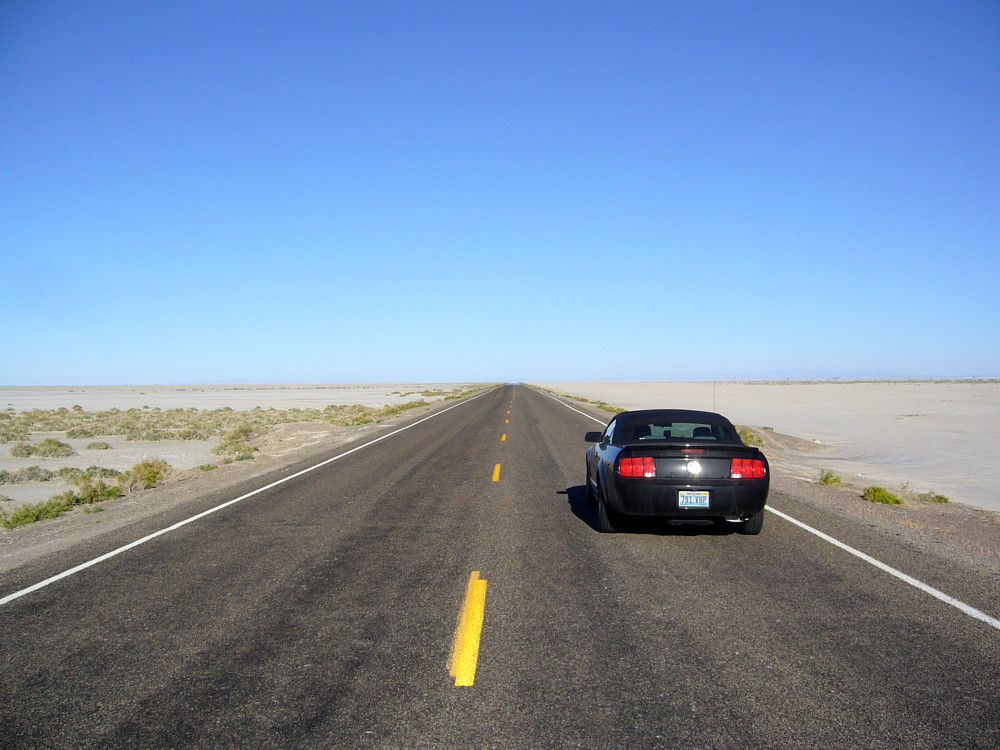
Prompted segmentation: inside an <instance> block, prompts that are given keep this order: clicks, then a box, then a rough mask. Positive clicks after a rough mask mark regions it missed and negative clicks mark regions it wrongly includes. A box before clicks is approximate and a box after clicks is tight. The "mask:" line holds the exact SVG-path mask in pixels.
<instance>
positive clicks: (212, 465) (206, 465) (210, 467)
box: [198, 464, 219, 471]
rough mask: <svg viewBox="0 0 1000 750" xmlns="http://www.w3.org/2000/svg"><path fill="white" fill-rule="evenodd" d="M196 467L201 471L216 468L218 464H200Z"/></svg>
mask: <svg viewBox="0 0 1000 750" xmlns="http://www.w3.org/2000/svg"><path fill="white" fill-rule="evenodd" d="M198 468H199V469H201V470H202V471H211V470H212V469H218V468H219V465H218V464H202V465H201V466H199V467H198Z"/></svg>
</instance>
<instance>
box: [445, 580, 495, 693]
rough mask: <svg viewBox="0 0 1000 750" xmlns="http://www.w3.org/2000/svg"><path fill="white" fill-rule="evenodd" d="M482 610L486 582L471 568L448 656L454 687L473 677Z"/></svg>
mask: <svg viewBox="0 0 1000 750" xmlns="http://www.w3.org/2000/svg"><path fill="white" fill-rule="evenodd" d="M485 610H486V581H485V580H483V579H481V578H480V577H479V571H478V570H474V571H472V574H471V575H470V576H469V583H468V585H467V586H466V587H465V600H464V601H463V602H462V609H461V611H460V612H459V615H458V627H456V628H455V639H454V640H453V641H452V643H451V655H450V656H449V657H448V674H450V675H451V676H452V677H454V678H455V686H456V687H459V686H468V685H472V683H473V682H475V679H476V664H477V663H478V662H479V636H480V635H481V633H482V631H483V614H484V612H485Z"/></svg>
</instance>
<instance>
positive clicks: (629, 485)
mask: <svg viewBox="0 0 1000 750" xmlns="http://www.w3.org/2000/svg"><path fill="white" fill-rule="evenodd" d="M769 484H770V483H769V481H768V479H766V478H765V479H751V480H745V481H740V482H732V483H719V484H702V485H695V484H668V483H662V482H657V481H656V480H653V481H650V480H634V481H629V480H623V479H619V481H618V482H617V483H616V487H615V491H612V492H609V493H607V503H608V507H609V509H610V510H611V511H613V512H615V513H618V514H619V515H624V516H640V517H648V518H690V519H698V518H743V517H746V516H750V515H753V514H755V513H759V512H760V511H761V510H762V509H763V508H764V505H765V503H766V502H767V493H768V488H769ZM681 491H692V492H708V493H709V495H708V507H707V508H698V507H680V505H679V504H678V493H679V492H681Z"/></svg>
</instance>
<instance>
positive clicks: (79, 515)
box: [0, 383, 1000, 579]
mask: <svg viewBox="0 0 1000 750" xmlns="http://www.w3.org/2000/svg"><path fill="white" fill-rule="evenodd" d="M547 386H557V387H556V388H554V389H555V390H559V391H560V392H572V393H577V394H580V395H584V396H586V397H588V398H593V399H598V398H601V399H604V400H607V401H612V400H613V402H614V403H616V404H617V405H619V406H632V407H641V406H647V405H654V406H658V405H662V404H663V403H668V404H671V405H680V406H690V407H693V408H711V384H698V383H668V384H664V383H659V384H658V383H640V384H635V383H611V384H582V383H572V384H567V383H550V384H547ZM436 387H437V388H441V389H445V390H447V389H449V388H450V387H451V386H436ZM781 387H782V388H792V390H789V391H783V392H781V393H777V392H776V390H775V389H774V388H773V387H761V385H760V384H732V383H727V384H720V386H718V387H717V392H716V397H717V399H718V404H717V405H718V409H719V411H723V412H724V413H728V414H729V415H731V416H732V417H733V419H734V420H735V421H737V422H740V423H750V424H759V425H761V426H772V427H775V431H773V432H771V431H765V432H764V433H763V436H764V440H765V448H764V450H765V451H766V452H767V455H768V456H769V458H770V461H771V466H772V470H773V473H774V476H773V480H772V489H773V490H774V491H775V492H787V493H791V494H794V496H795V497H796V499H797V500H799V501H801V502H805V503H815V504H816V505H817V506H819V507H822V508H823V509H824V511H829V512H833V513H836V514H838V515H842V516H844V517H846V518H849V519H852V520H854V521H856V522H857V523H859V524H862V525H864V526H865V527H866V528H868V529H871V530H875V532H876V533H878V534H882V535H885V536H886V537H887V538H890V537H891V538H895V539H903V540H905V543H906V544H910V545H915V546H917V547H918V548H920V549H922V550H923V551H925V552H926V553H927V554H928V555H930V556H932V557H934V558H941V559H946V560H950V561H954V562H959V563H961V564H962V565H968V566H972V567H974V568H975V569H977V570H980V571H984V570H985V571H987V572H989V574H990V575H993V576H995V577H997V578H998V579H1000V542H998V540H1000V514H998V513H996V512H992V511H989V510H982V509H979V508H976V507H972V506H971V505H965V504H960V503H949V504H947V505H936V504H933V503H922V502H911V503H908V504H907V505H905V506H886V505H877V504H874V503H869V502H867V501H865V500H863V499H862V498H861V494H860V491H859V490H858V489H856V488H855V489H851V488H836V487H824V486H822V485H819V484H816V483H814V482H811V481H803V477H802V472H803V471H804V469H801V468H798V467H804V466H806V465H807V464H808V463H809V462H815V463H816V465H820V464H823V463H824V461H826V465H831V464H829V458H830V455H831V454H824V451H841V452H848V451H850V450H854V451H855V452H857V451H859V450H860V449H859V448H857V447H856V446H855V447H852V444H850V443H848V442H846V441H845V443H844V444H843V445H841V446H839V447H838V446H833V445H825V444H824V445H819V444H817V443H814V442H813V441H812V440H810V439H803V438H799V437H794V436H791V435H785V434H782V432H781V431H778V429H777V428H778V427H782V428H783V427H784V426H785V425H786V424H788V425H792V428H790V429H794V427H795V425H798V424H801V425H805V426H807V427H808V426H810V425H811V424H812V423H811V422H810V421H809V419H810V416H812V418H814V419H818V418H819V415H822V414H824V413H832V414H833V415H834V416H835V417H836V419H834V420H833V421H832V424H833V425H834V426H833V427H831V426H830V424H829V423H822V424H820V423H817V424H816V429H815V430H814V431H811V432H810V431H807V430H804V429H803V430H801V432H804V433H805V434H806V435H823V436H824V437H825V438H826V439H827V440H830V439H831V437H835V436H836V435H837V434H838V433H837V429H838V427H837V426H838V425H840V424H841V423H842V422H841V420H843V422H845V423H847V424H850V423H851V420H849V419H847V418H846V417H841V416H840V415H839V412H840V410H841V409H843V410H845V411H847V412H851V411H852V410H859V411H863V405H859V404H858V403H857V399H858V398H860V396H859V395H858V394H859V393H864V392H865V391H866V389H864V388H860V389H859V388H854V387H853V386H852V385H848V384H844V385H833V384H831V385H830V387H827V386H825V385H821V386H818V390H813V391H810V390H808V389H809V388H811V387H813V386H781ZM982 387H983V386H980V385H972V384H970V386H969V387H965V386H962V387H957V388H948V387H947V386H946V385H945V384H934V385H932V386H931V387H928V388H923V387H917V388H910V387H908V386H907V387H903V388H900V387H899V386H896V385H886V386H885V387H884V388H883V389H875V390H876V394H874V398H875V400H876V401H879V400H880V399H881V405H882V407H884V408H882V409H881V410H880V411H879V410H875V409H874V408H873V409H872V411H873V414H872V415H869V416H868V417H867V419H869V420H874V422H871V421H867V422H866V421H865V419H864V418H858V420H857V421H858V422H859V424H860V426H863V427H865V428H866V429H876V432H877V427H878V425H879V424H881V423H882V422H884V423H885V424H886V425H888V426H889V427H894V426H895V424H894V423H895V422H896V420H895V417H894V416H893V415H895V414H896V413H897V412H900V413H903V414H906V413H910V411H909V410H910V408H911V407H912V404H913V402H914V401H916V402H918V403H920V404H922V406H921V408H924V407H926V408H924V411H925V412H926V413H927V414H931V413H934V414H939V413H941V412H943V413H945V414H947V413H949V409H952V408H953V407H951V406H950V405H951V404H955V403H959V404H963V405H965V406H968V403H967V401H968V400H970V399H971V400H972V402H973V403H977V404H979V405H980V406H981V407H982V409H983V410H984V411H986V410H987V409H988V408H989V407H988V404H989V403H992V404H993V406H992V408H993V409H994V411H993V412H992V413H993V414H994V415H995V413H996V412H995V409H996V400H997V398H998V391H1000V388H998V387H997V386H995V385H994V386H990V387H985V388H983V390H976V389H978V388H982ZM375 388H385V387H384V386H374V387H373V388H372V390H374V389H375ZM422 389H423V388H422V387H421V390H422ZM431 389H433V387H432V388H431ZM9 390H10V389H0V391H4V393H5V395H6V394H7V393H8V392H9ZM18 390H24V389H18ZM88 390H89V389H88ZM138 390H142V391H145V393H144V394H142V395H143V396H151V395H152V389H149V388H142V389H138ZM395 390H399V391H402V392H404V393H405V392H406V391H411V390H416V388H415V387H413V386H408V387H403V388H396V387H390V388H389V389H388V393H383V398H384V397H385V396H388V395H391V392H392V391H395ZM100 391H101V393H97V394H91V395H93V397H94V398H95V399H107V398H113V397H114V395H115V394H112V393H109V392H108V391H107V389H100ZM64 392H65V390H64ZM176 392H177V391H176V389H168V390H167V391H166V392H165V393H164V394H161V395H162V396H163V397H164V398H173V397H174V396H173V395H170V394H172V393H176ZM220 392H222V393H220ZM74 393H75V394H76V395H77V396H78V397H77V399H76V400H75V401H73V402H71V403H80V404H81V405H83V406H84V407H85V408H107V407H108V406H110V405H111V404H110V402H108V401H85V399H86V397H87V395H88V394H87V393H86V392H82V391H81V390H79V389H74ZM187 393H189V394H190V392H187ZM263 393H264V394H267V396H269V397H270V399H274V400H265V399H263V398H262V399H261V400H260V403H261V405H262V406H272V405H273V406H276V407H279V406H287V405H288V402H287V401H279V400H277V399H276V396H277V395H278V394H279V393H287V394H291V395H292V396H294V397H302V396H304V395H305V394H303V393H302V391H301V389H300V388H298V387H287V388H275V389H273V390H269V391H264V392H263ZM891 393H895V394H896V396H897V398H898V399H901V400H896V401H894V400H893V399H890V398H889V395H890V394H891ZM122 394H124V395H125V397H126V398H130V397H132V396H129V395H128V392H127V391H123V392H122ZM122 394H119V395H122ZM785 394H787V395H785ZM795 394H798V396H796V395H795ZM810 394H816V395H813V399H818V398H819V396H823V397H824V398H827V399H831V398H832V399H834V402H833V403H821V402H817V403H814V402H813V400H812V399H810ZM132 395H133V396H134V395H139V394H138V391H136V393H134V394H132ZM193 395H194V396H195V398H192V397H191V396H190V395H189V397H188V398H187V400H186V401H185V402H184V405H185V406H191V405H194V406H198V407H199V408H201V407H202V406H204V404H205V402H202V401H199V400H197V398H196V397H197V396H198V395H199V393H198V392H195V393H194V394H193ZM201 395H203V396H204V398H205V399H206V400H208V399H213V401H212V403H213V404H215V405H219V404H220V403H221V404H222V405H225V402H224V401H221V399H224V396H225V395H226V392H225V391H224V389H222V388H213V389H209V390H208V391H203V392H201ZM232 395H234V396H236V397H237V398H243V397H245V395H246V394H245V393H242V392H239V391H237V392H232ZM258 395H260V394H258ZM338 395H339V396H340V398H338V399H337V401H336V402H337V403H347V400H346V399H347V398H350V397H351V394H350V391H349V390H348V389H344V390H343V391H341V392H340V393H339V394H338ZM369 395H371V394H370V392H369V389H367V388H365V389H364V390H363V391H361V392H360V393H359V395H358V396H357V397H362V396H365V397H367V396H369ZM720 396H722V397H724V398H726V399H728V400H727V401H725V402H724V401H723V400H722V398H720ZM782 396H784V398H782ZM932 396H934V397H936V398H938V399H939V400H940V399H941V398H942V397H943V398H944V399H945V400H944V401H943V404H944V405H943V406H941V407H940V411H932V410H931V408H930V406H931V402H932V400H933V399H932V398H931V397H932ZM21 397H22V398H25V399H29V400H30V399H35V401H34V403H37V404H40V405H42V404H44V405H45V406H48V407H51V406H61V405H65V402H63V401H62V400H61V398H60V399H58V403H55V404H53V403H50V402H45V401H42V398H44V396H41V395H38V394H30V393H28V394H22V396H21ZM306 397H308V396H306ZM871 397H872V396H869V398H871ZM413 398H416V397H415V396H410V397H407V398H405V399H404V400H411V399H413ZM740 398H744V399H749V403H747V404H744V405H743V407H741V406H740ZM767 398H771V399H772V400H771V402H770V404H768V402H767V400H766V399H767ZM660 399H663V400H662V401H661V400H660ZM786 399H787V400H786ZM8 400H10V398H9V396H8ZM22 403H24V402H22ZM117 403H119V404H121V403H123V402H121V401H118V402H117ZM157 403H158V404H162V405H166V402H157ZM170 403H176V402H170ZM229 403H232V402H229ZM326 403H328V402H326ZM370 403H372V404H373V405H380V403H390V402H377V401H375V402H370ZM95 404H100V405H99V406H95ZM150 405H151V406H153V405H154V404H150ZM252 405H256V403H254V404H252ZM448 405H450V404H446V403H443V402H440V401H437V402H435V403H433V404H431V405H430V406H424V407H420V408H418V409H414V410H411V411H406V412H403V413H401V414H397V415H395V416H392V417H389V418H387V419H385V420H384V421H382V422H380V423H378V424H369V425H362V426H357V427H341V426H335V425H328V424H321V423H299V424H290V425H284V426H281V427H277V428H275V429H273V430H271V431H269V432H267V433H265V434H263V435H260V436H258V437H257V438H255V439H254V441H253V442H254V444H255V445H256V446H257V447H258V448H259V449H260V450H259V452H258V453H257V454H255V456H256V457H255V458H254V460H252V461H241V462H238V463H232V464H229V465H225V466H221V467H220V468H218V469H216V470H214V471H210V472H201V471H197V470H191V471H187V472H181V473H179V474H178V475H177V476H175V477H174V481H170V482H167V483H166V484H164V485H162V486H159V487H156V488H153V489H151V490H144V491H141V492H136V493H133V494H130V495H126V496H124V497H122V498H119V499H117V500H110V501H107V502H104V503H101V504H100V505H99V506H95V508H96V509H97V510H98V512H91V513H87V512H85V511H84V510H83V509H80V508H78V509H74V510H72V511H70V512H69V513H68V514H66V515H65V516H62V517H61V518H57V519H55V520H51V521H43V522H41V523H34V524H30V525H28V526H22V527H19V528H15V529H9V530H8V529H0V574H2V573H3V572H4V571H7V570H11V569H13V568H16V567H20V566H22V565H25V564H28V563H30V562H31V561H32V560H35V559H38V558H41V557H44V556H46V555H49V554H53V553H58V552H59V551H60V550H64V549H67V548H69V547H71V546H72V545H74V544H77V543H80V542H83V541H85V540H87V539H89V538H91V537H93V536H95V535H100V534H103V533H105V532H107V531H110V530H113V529H117V528H121V527H124V526H127V525H130V524H133V523H136V522H137V521H140V520H142V519H144V518H147V517H150V516H151V515H154V514H156V513H160V512H162V511H163V510H165V509H168V508H170V507H173V506H180V505H184V504H186V503H188V502H192V501H195V500H197V499H198V498H200V497H203V496H205V495H207V494H209V493H211V492H215V491H221V490H226V489H227V488H230V487H233V486H234V485H236V484H237V483H239V482H242V481H244V480H247V479H250V478H253V477H258V476H262V475H264V474H265V473H267V472H269V471H272V470H275V469H278V468H281V467H283V466H288V465H290V464H293V463H296V462H299V461H303V460H308V459H311V458H313V457H318V456H321V455H329V454H330V453H331V452H332V451H333V450H334V449H335V448H336V447H337V446H343V445H349V444H352V443H358V442H361V441H365V440H370V439H371V438H373V437H376V436H378V435H379V434H384V433H385V432H386V431H388V430H391V429H392V428H393V427H394V426H396V425H400V424H403V423H406V422H409V421H411V420H413V419H416V418H419V417H421V416H425V415H427V414H429V413H431V412H434V411H437V410H439V409H442V408H447V406H448ZM138 406H139V407H141V406H142V404H139V405H138ZM768 407H770V408H768ZM120 408H121V407H120ZM205 408H208V407H207V406H206V407H205ZM581 408H582V409H584V410H587V411H590V412H592V413H594V414H602V412H599V411H598V410H596V409H594V408H593V407H590V406H587V405H581ZM755 410H758V411H755ZM901 410H902V411H901ZM883 412H884V413H885V414H883ZM913 413H916V410H914V411H913ZM876 414H883V416H882V417H880V418H876V416H875V415H876ZM886 414H887V415H889V416H885V415H886ZM760 416H764V417H766V418H760ZM785 419H787V420H788V421H787V422H786V421H784V420H785ZM795 420H800V421H799V422H796V421H795ZM879 420H881V421H879ZM903 422H904V423H906V420H903ZM985 423H986V427H991V426H992V429H993V430H994V432H995V430H996V420H995V418H994V420H993V421H992V422H991V421H990V420H989V419H986V420H985ZM951 429H954V428H951ZM962 440H964V438H960V439H959V441H958V442H959V443H960V444H965V443H962ZM71 442H72V441H71ZM208 442H212V441H208ZM970 442H971V441H970ZM154 445H156V451H155V453H156V455H161V456H165V455H166V450H167V449H168V446H167V445H164V444H163V443H160V444H154ZM905 447H906V448H907V450H909V444H907V445H906V446H905ZM133 449H136V450H139V447H138V444H133ZM0 450H2V448H0ZM143 450H145V447H143ZM183 450H184V451H191V456H190V458H191V460H193V461H200V459H198V458H196V457H195V455H194V449H193V448H192V447H191V446H190V444H187V443H185V445H184V446H183ZM581 450H582V449H581ZM882 450H884V449H882ZM817 456H819V458H817ZM89 458H90V456H89V455H88V456H83V455H81V456H80V457H79V460H80V461H81V462H82V463H86V462H87V460H89ZM213 458H216V457H213ZM50 460H51V459H50ZM67 460H74V461H75V460H77V459H67ZM181 460H182V459H181V457H179V456H178V457H175V458H174V461H173V462H172V463H175V465H179V464H180V463H181ZM102 463H105V462H104V461H102ZM74 465H78V464H74ZM914 465H916V464H908V465H907V466H909V467H912V466H914ZM875 466H877V465H875ZM838 468H841V467H840V466H839V465H838ZM809 471H810V472H811V471H812V469H809ZM810 476H811V478H813V479H814V478H815V472H813V473H812V474H811V475H810ZM984 484H985V483H984ZM934 485H935V486H936V487H937V488H938V489H939V490H942V491H943V490H944V488H945V485H944V484H943V483H942V482H939V481H935V482H934ZM7 489H9V487H0V491H4V490H7ZM765 533H767V532H766V530H765Z"/></svg>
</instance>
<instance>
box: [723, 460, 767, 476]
mask: <svg viewBox="0 0 1000 750" xmlns="http://www.w3.org/2000/svg"><path fill="white" fill-rule="evenodd" d="M766 473H767V472H766V470H765V469H764V462H763V461H761V460H760V459H759V458H734V459H732V461H731V463H730V464H729V476H730V478H732V479H763V478H764V476H765V475H766Z"/></svg>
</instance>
